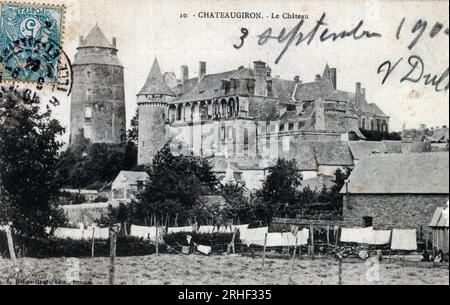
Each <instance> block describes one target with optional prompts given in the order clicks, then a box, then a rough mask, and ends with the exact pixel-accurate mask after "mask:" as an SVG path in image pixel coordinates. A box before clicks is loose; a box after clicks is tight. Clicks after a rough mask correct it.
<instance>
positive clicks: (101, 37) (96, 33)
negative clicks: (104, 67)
mask: <svg viewBox="0 0 450 305" xmlns="http://www.w3.org/2000/svg"><path fill="white" fill-rule="evenodd" d="M87 47H98V48H108V49H116V48H115V47H114V46H113V45H112V44H111V43H110V42H109V41H108V39H107V38H106V36H105V34H103V32H102V30H101V29H100V28H99V26H98V24H96V25H95V26H94V28H93V29H92V30H91V32H90V33H89V34H88V35H87V36H86V38H85V39H83V40H82V41H81V43H80V48H87Z"/></svg>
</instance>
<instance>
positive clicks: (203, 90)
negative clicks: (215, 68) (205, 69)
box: [171, 70, 237, 104]
mask: <svg viewBox="0 0 450 305" xmlns="http://www.w3.org/2000/svg"><path fill="white" fill-rule="evenodd" d="M236 72H237V71H236V70H233V71H227V72H222V73H217V74H207V75H205V76H204V77H203V79H202V80H201V81H200V83H198V82H197V84H195V85H194V86H193V87H192V89H191V90H189V91H187V92H186V93H184V94H182V95H181V96H179V97H178V98H176V99H175V100H173V101H172V102H171V103H174V104H175V103H180V102H194V101H202V100H210V99H213V98H216V97H220V96H222V95H221V92H220V89H221V87H222V80H224V79H230V77H231V76H232V75H233V74H235V73H236Z"/></svg>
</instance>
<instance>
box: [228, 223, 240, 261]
mask: <svg viewBox="0 0 450 305" xmlns="http://www.w3.org/2000/svg"><path fill="white" fill-rule="evenodd" d="M237 231H238V229H234V233H233V238H232V239H231V242H230V244H229V245H228V247H227V254H228V255H230V253H231V249H233V254H234V253H235V249H234V243H235V240H236V233H237Z"/></svg>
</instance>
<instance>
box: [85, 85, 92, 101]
mask: <svg viewBox="0 0 450 305" xmlns="http://www.w3.org/2000/svg"><path fill="white" fill-rule="evenodd" d="M86 99H87V100H88V102H92V89H91V88H88V89H87V91H86Z"/></svg>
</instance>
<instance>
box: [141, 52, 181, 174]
mask: <svg viewBox="0 0 450 305" xmlns="http://www.w3.org/2000/svg"><path fill="white" fill-rule="evenodd" d="M174 98H175V94H174V93H173V92H172V90H170V88H169V86H167V84H166V83H165V81H164V78H163V75H162V74H161V69H160V67H159V64H158V61H157V60H156V59H155V61H154V62H153V66H152V68H151V70H150V74H149V76H148V78H147V81H146V82H145V85H144V87H143V88H142V89H141V91H140V92H139V93H138V95H137V105H138V113H139V144H138V164H139V165H146V166H148V165H151V164H152V163H153V158H154V157H155V155H156V154H157V153H158V151H159V150H160V149H161V148H162V147H163V146H164V144H165V143H166V136H165V122H166V114H167V107H168V102H169V101H171V100H173V99H174Z"/></svg>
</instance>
